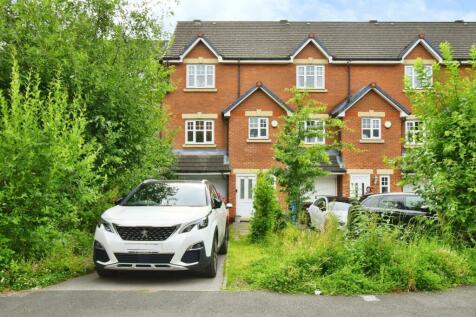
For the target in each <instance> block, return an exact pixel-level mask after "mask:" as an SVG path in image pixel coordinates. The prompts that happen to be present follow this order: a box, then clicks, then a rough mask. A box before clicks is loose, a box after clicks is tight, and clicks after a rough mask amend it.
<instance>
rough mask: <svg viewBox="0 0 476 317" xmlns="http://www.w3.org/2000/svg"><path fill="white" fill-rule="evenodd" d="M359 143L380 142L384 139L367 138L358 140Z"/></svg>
mask: <svg viewBox="0 0 476 317" xmlns="http://www.w3.org/2000/svg"><path fill="white" fill-rule="evenodd" d="M360 143H368V144H372V143H376V144H381V143H385V141H384V140H382V139H368V140H362V139H361V140H360Z"/></svg>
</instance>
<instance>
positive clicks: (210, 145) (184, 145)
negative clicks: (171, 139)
mask: <svg viewBox="0 0 476 317" xmlns="http://www.w3.org/2000/svg"><path fill="white" fill-rule="evenodd" d="M182 146H183V147H217V145H216V144H191V143H187V144H183V145H182Z"/></svg>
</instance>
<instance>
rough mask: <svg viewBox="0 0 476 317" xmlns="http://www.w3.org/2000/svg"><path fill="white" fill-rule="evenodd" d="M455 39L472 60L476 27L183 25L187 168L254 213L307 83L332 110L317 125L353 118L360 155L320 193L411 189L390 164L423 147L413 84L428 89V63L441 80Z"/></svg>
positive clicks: (181, 121) (344, 158) (183, 165)
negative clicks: (258, 187)
mask: <svg viewBox="0 0 476 317" xmlns="http://www.w3.org/2000/svg"><path fill="white" fill-rule="evenodd" d="M443 41H448V42H450V43H451V45H452V47H453V49H454V54H455V58H456V60H458V61H460V62H461V63H462V64H463V65H464V64H468V59H469V50H470V47H471V45H472V44H474V43H476V23H467V22H463V21H455V22H435V23H432V22H431V23H430V22H427V23H420V22H377V21H369V22H288V21H279V22H204V21H190V22H179V23H178V24H177V27H176V29H175V32H174V42H173V44H172V46H171V48H170V49H169V51H168V53H167V55H166V56H165V58H164V62H165V63H167V64H169V65H173V66H174V67H175V72H174V73H173V74H172V77H171V79H172V82H173V83H174V85H175V86H176V90H175V91H173V92H171V93H169V94H168V95H167V97H166V100H165V104H166V106H167V107H168V109H169V111H170V114H171V122H170V125H171V128H178V130H179V132H178V134H177V136H176V138H175V140H174V148H175V151H176V154H177V158H178V171H177V172H178V174H179V175H180V176H181V177H184V178H207V179H209V180H211V181H213V182H214V183H215V184H216V185H217V189H218V190H219V191H220V192H221V194H222V195H223V196H225V197H226V198H227V199H228V200H229V201H230V202H232V203H233V205H234V206H235V208H234V210H233V211H232V213H233V214H234V213H235V212H236V213H237V214H239V215H242V216H244V217H247V216H249V215H250V213H251V205H252V187H253V185H254V182H255V179H256V173H257V172H258V171H259V170H263V169H269V168H271V167H273V166H275V165H276V162H275V161H274V160H273V149H272V145H273V142H275V139H276V134H277V131H278V129H279V127H280V125H281V124H282V119H281V117H282V116H286V115H291V114H292V112H293V109H292V107H291V106H290V105H288V104H286V101H287V100H288V99H289V98H290V94H289V92H287V91H286V88H290V87H293V86H295V87H297V88H298V89H303V90H307V91H308V92H309V94H310V96H311V98H314V99H316V100H317V101H319V102H322V103H325V104H326V105H327V111H326V112H327V113H325V114H322V115H321V116H318V117H316V118H315V121H313V122H314V123H315V124H320V121H319V120H322V118H324V117H325V116H335V117H338V118H341V119H342V120H343V121H344V123H345V126H346V127H347V128H349V129H344V130H342V131H341V133H340V138H341V140H342V141H344V142H347V143H352V144H354V145H355V146H356V147H357V148H359V149H360V151H358V152H349V151H343V152H342V153H338V152H335V151H334V152H330V153H329V156H330V158H331V164H330V165H328V166H325V168H326V169H327V170H328V172H329V175H328V176H325V177H321V178H319V179H317V180H316V188H315V192H316V194H324V195H343V196H353V195H362V194H363V192H364V191H365V190H366V188H367V187H371V188H372V192H387V191H391V192H396V191H402V190H411V188H402V187H400V186H399V181H400V178H401V175H400V171H398V170H392V169H390V168H389V167H388V166H387V165H386V164H385V163H384V161H383V160H384V158H385V157H396V156H399V155H401V154H402V152H403V151H404V149H405V147H406V146H414V145H415V143H417V142H418V140H417V138H418V133H419V131H420V129H419V127H420V126H419V122H418V119H417V118H416V117H415V116H414V115H413V114H412V106H411V104H410V103H409V100H408V98H407V97H406V95H405V92H404V78H405V76H407V77H408V78H409V79H410V81H411V83H412V85H413V86H414V87H416V88H418V87H419V85H420V83H419V82H418V79H417V78H416V76H415V72H414V63H415V61H416V59H417V58H421V59H423V62H424V64H425V65H428V72H429V74H430V75H431V68H430V67H429V66H430V65H431V64H432V63H434V62H437V63H438V62H441V61H442V57H441V53H440V51H439V49H438V47H439V44H440V43H441V42H443ZM324 128H325V127H324ZM307 141H309V142H326V140H322V139H319V140H318V139H317V138H316V139H315V140H307Z"/></svg>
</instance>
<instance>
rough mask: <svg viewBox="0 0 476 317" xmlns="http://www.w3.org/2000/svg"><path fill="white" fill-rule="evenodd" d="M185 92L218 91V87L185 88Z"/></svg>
mask: <svg viewBox="0 0 476 317" xmlns="http://www.w3.org/2000/svg"><path fill="white" fill-rule="evenodd" d="M183 91H184V92H217V91H218V89H216V88H184V89H183Z"/></svg>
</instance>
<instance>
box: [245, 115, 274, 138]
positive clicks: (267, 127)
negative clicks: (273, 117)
mask: <svg viewBox="0 0 476 317" xmlns="http://www.w3.org/2000/svg"><path fill="white" fill-rule="evenodd" d="M252 120H258V122H257V123H258V126H254V127H252V126H251V125H252V122H251V121H252ZM263 122H266V135H265V136H262V135H260V134H261V133H260V132H261V129H262V127H261V123H263ZM253 124H254V123H253ZM256 129H257V130H258V136H252V135H251V130H256ZM248 139H250V140H267V139H269V119H268V118H267V117H249V119H248Z"/></svg>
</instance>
